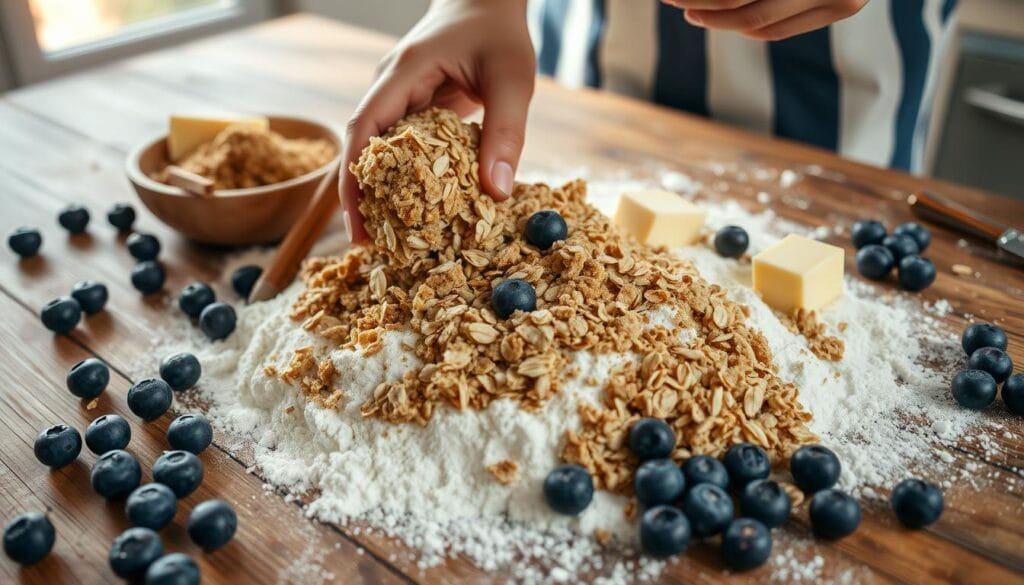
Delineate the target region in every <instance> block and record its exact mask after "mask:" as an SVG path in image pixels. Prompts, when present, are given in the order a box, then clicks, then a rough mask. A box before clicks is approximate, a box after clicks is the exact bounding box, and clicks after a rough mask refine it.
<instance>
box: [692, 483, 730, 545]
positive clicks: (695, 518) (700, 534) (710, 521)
mask: <svg viewBox="0 0 1024 585" xmlns="http://www.w3.org/2000/svg"><path fill="white" fill-rule="evenodd" d="M683 510H685V511H686V517H687V519H689V520H690V527H691V528H692V529H693V535H694V536H696V537H697V538H707V537H708V536H714V535H715V534H718V533H719V532H721V531H723V530H725V527H726V526H728V525H729V522H730V521H731V520H732V512H733V506H732V498H730V497H729V494H727V493H725V490H723V489H722V488H720V487H718V486H717V485H713V484H710V483H699V484H697V485H695V486H693V488H691V489H690V491H688V492H686V496H685V497H684V498H683Z"/></svg>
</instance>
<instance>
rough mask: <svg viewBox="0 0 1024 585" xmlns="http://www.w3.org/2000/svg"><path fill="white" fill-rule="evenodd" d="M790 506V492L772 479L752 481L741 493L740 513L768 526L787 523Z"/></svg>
mask: <svg viewBox="0 0 1024 585" xmlns="http://www.w3.org/2000/svg"><path fill="white" fill-rule="evenodd" d="M790 508H791V505H790V502H789V494H787V493H786V490H784V489H782V486H780V485H779V484H777V483H775V482H774V481H772V480H770V479H758V480H755V481H752V482H750V483H748V484H747V485H746V486H745V487H744V488H743V492H741V493H740V513H741V514H743V515H744V516H746V517H748V518H753V519H755V520H759V521H760V522H763V523H764V525H765V526H767V527H768V528H778V527H779V526H782V525H783V524H785V523H786V520H789V511H790Z"/></svg>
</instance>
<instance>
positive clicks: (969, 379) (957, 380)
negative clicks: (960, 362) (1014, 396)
mask: <svg viewBox="0 0 1024 585" xmlns="http://www.w3.org/2000/svg"><path fill="white" fill-rule="evenodd" d="M953 398H954V399H955V400H956V401H957V403H958V404H959V405H960V406H963V407H964V408H970V409H971V410H980V409H982V408H985V407H986V406H988V405H989V404H992V401H994V400H995V399H996V380H995V378H993V377H992V374H990V373H988V372H983V371H981V370H961V371H960V372H959V373H957V375H956V377H954V378H953Z"/></svg>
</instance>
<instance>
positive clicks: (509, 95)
mask: <svg viewBox="0 0 1024 585" xmlns="http://www.w3.org/2000/svg"><path fill="white" fill-rule="evenodd" d="M533 82H534V72H533V68H532V67H530V64H529V62H527V63H523V64H520V63H515V64H512V63H509V62H508V61H507V60H499V61H498V62H496V63H493V64H491V66H489V67H488V68H487V70H486V71H485V72H484V78H483V80H482V84H481V92H480V93H481V96H480V97H481V98H482V100H483V103H484V123H483V131H482V135H481V138H480V183H481V185H482V186H483V189H484V191H485V192H487V193H488V194H490V195H491V197H493V198H494V199H496V200H498V201H503V200H505V199H508V197H509V196H510V195H512V186H513V181H514V178H515V174H516V168H517V167H518V166H519V156H520V154H522V151H523V142H524V141H525V138H526V114H527V111H528V110H529V107H530V98H531V97H533Z"/></svg>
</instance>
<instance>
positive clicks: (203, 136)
mask: <svg viewBox="0 0 1024 585" xmlns="http://www.w3.org/2000/svg"><path fill="white" fill-rule="evenodd" d="M235 125H238V126H245V127H248V128H253V129H256V130H266V129H267V128H269V127H270V121H269V120H267V119H266V118H264V117H259V116H257V117H248V118H204V117H197V116H171V124H170V132H169V133H168V134H167V154H168V156H170V157H171V161H174V162H177V161H179V160H181V159H183V158H185V157H186V156H188V155H189V154H191V153H192V151H193V150H195V149H196V148H198V147H199V145H201V144H206V143H207V142H210V141H211V140H213V139H214V137H216V136H217V135H218V134H220V132H221V131H222V130H224V129H225V128H227V127H228V126H235Z"/></svg>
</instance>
